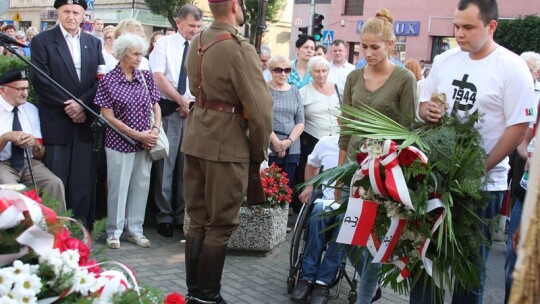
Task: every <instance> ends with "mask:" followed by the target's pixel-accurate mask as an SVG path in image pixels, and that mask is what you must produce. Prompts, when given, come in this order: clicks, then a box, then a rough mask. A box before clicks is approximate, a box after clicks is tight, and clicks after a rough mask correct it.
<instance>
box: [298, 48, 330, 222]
mask: <svg viewBox="0 0 540 304" xmlns="http://www.w3.org/2000/svg"><path fill="white" fill-rule="evenodd" d="M329 68H330V63H329V62H328V60H326V58H323V57H321V56H315V57H313V58H311V59H310V60H309V62H308V65H307V71H308V73H309V75H310V78H311V79H313V82H312V83H309V84H307V85H306V86H305V87H303V88H301V89H300V95H301V96H302V100H303V102H304V117H305V128H304V133H302V135H301V136H300V150H301V152H300V161H299V164H298V168H297V170H296V175H295V178H294V185H299V184H302V183H303V182H304V169H305V166H306V162H307V158H308V155H309V154H311V152H312V151H313V148H314V147H315V144H317V142H318V141H319V139H321V137H323V136H329V135H335V134H337V133H338V131H339V127H338V125H337V116H338V115H339V113H340V112H339V109H338V107H339V97H338V95H337V93H336V89H335V85H334V84H333V83H331V82H328V71H329ZM292 207H293V209H294V211H296V212H298V211H299V210H300V207H301V202H300V200H299V199H298V195H297V194H295V195H294V196H293V203H292Z"/></svg>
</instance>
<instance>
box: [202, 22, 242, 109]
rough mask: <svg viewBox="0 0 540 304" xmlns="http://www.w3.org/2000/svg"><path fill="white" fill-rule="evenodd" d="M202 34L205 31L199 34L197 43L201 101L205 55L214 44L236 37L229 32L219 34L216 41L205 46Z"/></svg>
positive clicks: (213, 40)
mask: <svg viewBox="0 0 540 304" xmlns="http://www.w3.org/2000/svg"><path fill="white" fill-rule="evenodd" d="M202 34H203V31H201V33H200V34H199V40H198V41H197V49H198V51H197V55H199V91H198V92H197V98H199V100H201V101H202V99H203V96H204V94H203V88H202V59H203V55H204V53H205V52H206V51H207V50H208V49H209V48H210V47H211V46H213V45H214V44H216V43H218V42H221V41H224V40H229V39H233V38H234V36H233V35H232V34H231V33H229V32H227V33H223V34H219V35H217V36H216V37H214V39H212V40H211V41H210V42H208V43H207V44H206V45H204V46H203V45H202Z"/></svg>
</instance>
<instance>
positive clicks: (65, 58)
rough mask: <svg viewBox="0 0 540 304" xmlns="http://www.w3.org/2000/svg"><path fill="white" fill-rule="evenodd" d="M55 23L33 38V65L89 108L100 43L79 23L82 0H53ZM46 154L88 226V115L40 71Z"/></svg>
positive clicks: (71, 204)
mask: <svg viewBox="0 0 540 304" xmlns="http://www.w3.org/2000/svg"><path fill="white" fill-rule="evenodd" d="M54 7H55V8H56V9H57V10H58V21H59V24H58V26H56V27H55V28H54V29H52V30H50V31H44V32H41V33H40V34H38V35H37V36H36V37H34V39H32V46H31V50H32V62H33V63H34V64H35V65H36V66H37V67H38V68H40V69H41V70H43V71H44V72H45V73H46V74H48V75H49V76H50V77H51V78H52V79H53V80H55V81H56V82H58V83H60V84H61V85H62V86H63V87H64V88H65V89H66V90H67V91H69V92H70V93H71V94H73V95H74V96H76V97H77V98H78V99H80V100H81V101H82V102H83V103H84V104H86V105H88V106H93V100H94V96H95V94H96V89H97V84H98V80H97V78H96V74H97V70H98V66H99V65H103V64H104V60H103V55H102V53H101V42H100V40H99V39H98V38H96V37H94V36H92V35H90V34H88V33H85V32H83V31H82V30H81V29H80V27H79V25H80V24H81V22H82V21H83V18H84V13H85V10H86V1H85V0H56V1H55V2H54ZM31 80H32V84H33V85H34V88H35V90H36V93H37V99H38V108H39V116H40V120H41V125H42V126H43V127H42V131H43V139H44V141H45V145H46V148H47V154H46V155H45V158H44V159H43V162H44V163H45V166H47V168H49V169H50V170H51V171H52V172H53V173H54V174H56V175H57V176H58V177H59V178H60V179H61V180H62V182H63V183H64V186H65V188H66V201H67V207H68V209H71V210H72V211H73V214H74V216H75V218H77V219H80V220H83V221H84V222H85V223H86V225H87V226H88V227H91V224H92V221H93V207H92V206H91V203H92V202H91V194H92V185H93V174H92V142H93V138H92V131H91V128H90V125H91V123H92V120H93V117H91V116H90V114H89V113H87V112H86V111H85V110H84V108H83V107H82V106H80V105H79V104H78V103H77V102H76V101H74V100H73V99H71V97H69V96H68V95H67V94H66V93H64V92H63V91H62V90H60V89H59V88H57V87H56V86H54V85H53V84H52V83H51V82H50V81H49V80H47V79H46V78H45V77H44V76H42V75H41V74H39V73H33V74H32V75H31Z"/></svg>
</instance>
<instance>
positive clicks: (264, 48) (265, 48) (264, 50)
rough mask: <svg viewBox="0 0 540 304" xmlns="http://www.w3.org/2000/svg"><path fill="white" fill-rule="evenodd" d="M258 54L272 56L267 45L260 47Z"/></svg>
mask: <svg viewBox="0 0 540 304" xmlns="http://www.w3.org/2000/svg"><path fill="white" fill-rule="evenodd" d="M259 54H260V55H268V56H272V51H271V50H270V47H268V45H266V44H263V45H261V51H260V53H259Z"/></svg>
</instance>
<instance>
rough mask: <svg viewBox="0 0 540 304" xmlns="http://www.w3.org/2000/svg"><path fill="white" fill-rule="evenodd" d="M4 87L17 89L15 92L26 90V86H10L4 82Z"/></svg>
mask: <svg viewBox="0 0 540 304" xmlns="http://www.w3.org/2000/svg"><path fill="white" fill-rule="evenodd" d="M4 86H5V87H8V88H12V89H14V90H17V92H19V93H22V92H24V91H27V92H28V87H22V88H17V87H12V86H10V85H7V84H4Z"/></svg>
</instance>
